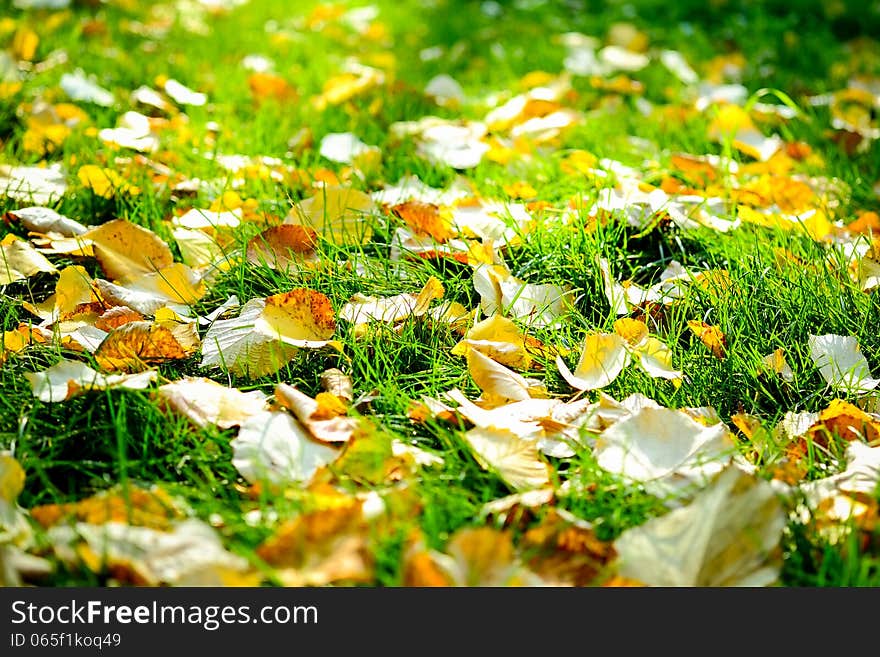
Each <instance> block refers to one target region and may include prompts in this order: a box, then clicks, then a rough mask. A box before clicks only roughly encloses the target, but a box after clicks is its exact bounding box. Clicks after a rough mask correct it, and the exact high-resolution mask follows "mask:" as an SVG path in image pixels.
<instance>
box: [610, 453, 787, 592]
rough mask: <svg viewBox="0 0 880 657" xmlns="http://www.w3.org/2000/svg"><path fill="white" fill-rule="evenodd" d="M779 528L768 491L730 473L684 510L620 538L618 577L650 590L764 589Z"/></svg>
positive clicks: (776, 559)
mask: <svg viewBox="0 0 880 657" xmlns="http://www.w3.org/2000/svg"><path fill="white" fill-rule="evenodd" d="M786 523H787V516H786V513H785V510H784V509H783V507H782V504H781V502H780V500H779V499H778V497H777V494H776V492H775V491H774V489H773V487H772V486H771V485H770V484H769V483H768V482H766V481H763V480H761V479H757V478H755V477H753V476H751V475H749V474H746V473H745V472H743V471H742V470H740V469H739V468H737V467H735V466H730V467H727V468H726V469H725V470H724V471H722V472H721V473H720V474H719V475H718V476H717V477H716V478H715V479H714V481H713V482H712V483H711V484H710V485H709V486H708V487H707V488H706V489H705V490H703V491H702V492H701V493H699V494H698V495H697V496H696V497H695V498H694V500H693V501H692V502H691V503H690V504H689V505H688V506H685V507H682V508H679V509H675V510H673V511H670V512H669V513H667V514H666V515H663V516H659V517H656V518H652V519H651V520H648V521H647V522H646V523H644V524H643V525H640V526H638V527H634V528H632V529H628V530H626V531H624V532H623V533H622V534H621V535H620V536H619V537H618V538H617V540H615V541H614V548H615V550H616V551H617V553H618V555H619V561H618V572H619V574H620V575H622V576H623V577H625V578H627V579H632V580H637V581H640V582H642V583H644V584H647V585H649V586H767V585H770V584H772V583H773V582H774V581H775V580H776V579H777V577H778V575H779V568H780V565H781V561H782V554H781V550H780V549H779V543H780V540H781V538H782V531H783V529H784V528H785V525H786Z"/></svg>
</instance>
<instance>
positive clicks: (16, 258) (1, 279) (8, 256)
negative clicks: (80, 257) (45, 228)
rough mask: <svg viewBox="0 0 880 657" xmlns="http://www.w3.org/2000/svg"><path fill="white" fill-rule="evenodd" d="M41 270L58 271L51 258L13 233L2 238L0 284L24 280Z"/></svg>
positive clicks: (0, 245)
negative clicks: (47, 257)
mask: <svg viewBox="0 0 880 657" xmlns="http://www.w3.org/2000/svg"><path fill="white" fill-rule="evenodd" d="M39 272H48V273H52V274H54V273H57V272H58V270H57V269H56V268H55V265H53V264H52V263H51V262H49V260H47V259H46V256H44V255H43V254H42V253H40V252H39V251H37V250H36V249H35V248H34V247H32V246H31V245H30V244H29V243H27V242H26V241H24V240H23V239H20V238H19V237H16V236H15V235H13V234H12V233H10V234H9V235H7V236H6V237H4V238H3V239H2V240H0V286H2V285H8V284H9V283H14V282H16V281H24V280H27V279H28V278H30V277H31V276H33V275H34V274H37V273H39Z"/></svg>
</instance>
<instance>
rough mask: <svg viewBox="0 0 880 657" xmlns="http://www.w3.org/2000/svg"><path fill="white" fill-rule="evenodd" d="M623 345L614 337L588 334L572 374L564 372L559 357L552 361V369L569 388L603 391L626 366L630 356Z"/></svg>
mask: <svg viewBox="0 0 880 657" xmlns="http://www.w3.org/2000/svg"><path fill="white" fill-rule="evenodd" d="M626 344H627V343H626V340H624V339H623V338H622V337H620V336H619V335H617V334H616V333H591V334H589V335H587V337H586V338H585V339H584V346H583V347H582V349H581V355H580V359H579V360H578V363H577V366H576V367H575V368H574V372H572V371H571V370H569V369H568V366H567V365H566V364H565V361H564V360H562V356H557V357H556V367H557V368H558V369H559V373H560V374H561V375H562V378H564V379H565V380H566V382H567V383H568V384H569V385H570V386H571V387H572V388H577V389H578V390H596V389H597V388H604V387H605V386H608V385H610V384H611V383H612V382H613V381H614V380H615V379H616V378H617V376H618V375H619V374H620V373H621V372H622V371H623V368H625V367H626V366H627V365H628V364H629V362H630V353H629V350H628V349H627V348H626Z"/></svg>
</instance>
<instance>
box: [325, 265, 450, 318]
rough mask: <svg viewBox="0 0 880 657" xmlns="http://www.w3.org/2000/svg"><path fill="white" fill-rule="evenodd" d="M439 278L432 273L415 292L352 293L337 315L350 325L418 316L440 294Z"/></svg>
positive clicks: (442, 291)
mask: <svg viewBox="0 0 880 657" xmlns="http://www.w3.org/2000/svg"><path fill="white" fill-rule="evenodd" d="M443 293H444V289H443V285H442V284H441V283H440V280H439V279H438V278H436V277H434V276H431V277H430V278H429V279H428V280H427V282H426V283H425V285H424V286H423V287H422V289H421V290H420V291H419V292H418V294H411V293H403V294H397V295H395V296H393V297H384V298H379V297H372V296H366V295H363V294H359V293H358V294H355V295H354V296H353V297H352V298H351V300H349V302H348V303H346V304H345V305H344V306H343V307H342V309H341V310H340V311H339V317H340V318H341V319H344V320H346V321H349V322H351V323H353V324H365V323H367V322H370V321H380V322H385V323H388V324H394V323H396V322H399V321H400V320H402V319H406V318H407V317H420V316H422V315H424V314H425V313H426V312H427V311H428V307H429V305H430V303H431V302H432V301H433V300H434V299H440V298H442V297H443Z"/></svg>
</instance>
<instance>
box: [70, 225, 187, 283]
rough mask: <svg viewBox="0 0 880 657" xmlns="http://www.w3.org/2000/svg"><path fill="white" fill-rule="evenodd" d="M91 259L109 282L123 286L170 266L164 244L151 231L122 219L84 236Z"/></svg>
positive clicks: (169, 250) (171, 261)
mask: <svg viewBox="0 0 880 657" xmlns="http://www.w3.org/2000/svg"><path fill="white" fill-rule="evenodd" d="M82 237H83V239H88V240H90V241H91V242H92V245H93V248H94V251H95V257H96V258H97V259H98V262H99V263H100V265H101V268H102V269H103V270H104V273H105V274H106V275H107V277H108V278H109V279H111V280H115V281H119V282H121V283H125V282H128V281H131V280H132V279H135V278H137V277H139V276H142V275H144V274H151V273H154V272H156V271H158V270H160V269H165V268H166V267H169V266H170V265H171V264H173V263H174V256H173V255H172V253H171V249H170V248H168V245H167V244H166V243H165V242H164V240H162V238H160V237H159V236H158V235H156V234H155V233H154V232H153V231H151V230H148V229H147V228H143V227H141V226H138V225H137V224H133V223H131V222H130V221H128V220H126V219H114V220H113V221H108V222H107V223H105V224H102V225H100V226H98V227H96V228H92V229H91V230H90V231H88V232H87V233H85V234H84V235H83V236H82Z"/></svg>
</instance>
